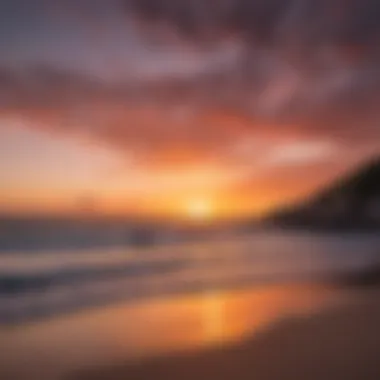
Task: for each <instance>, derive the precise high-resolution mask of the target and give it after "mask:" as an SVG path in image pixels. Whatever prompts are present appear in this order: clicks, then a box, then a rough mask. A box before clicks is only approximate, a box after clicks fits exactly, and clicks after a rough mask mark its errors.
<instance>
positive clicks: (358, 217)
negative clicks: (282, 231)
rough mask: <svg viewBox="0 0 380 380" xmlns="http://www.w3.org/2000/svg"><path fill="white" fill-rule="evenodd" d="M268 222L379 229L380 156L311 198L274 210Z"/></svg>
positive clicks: (300, 225)
mask: <svg viewBox="0 0 380 380" xmlns="http://www.w3.org/2000/svg"><path fill="white" fill-rule="evenodd" d="M265 223H266V224H271V225H275V226H281V227H304V228H311V229H313V228H321V229H365V230H367V229H380V157H377V158H375V159H372V160H371V161H370V162H367V163H366V164H365V165H363V166H361V167H360V168H358V169H356V170H354V171H353V172H352V173H350V174H348V175H346V176H344V177H343V178H341V179H339V180H338V181H336V182H335V183H333V184H332V185H331V186H330V187H328V188H326V189H325V190H324V191H322V192H319V193H318V194H316V195H313V196H312V197H310V198H309V199H308V200H306V201H304V202H302V203H300V204H297V205H294V206H292V207H288V208H285V209H282V210H279V211H276V212H274V213H272V214H271V215H270V216H269V217H267V218H266V220H265Z"/></svg>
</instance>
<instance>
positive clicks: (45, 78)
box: [0, 0, 380, 166]
mask: <svg viewBox="0 0 380 380" xmlns="http://www.w3.org/2000/svg"><path fill="white" fill-rule="evenodd" d="M20 1H21V0H20ZM35 4H39V6H41V4H42V3H41V2H35ZM91 4H93V3H92V2H90V1H87V0H86V1H85V0H83V1H80V2H79V3H77V2H66V3H65V4H64V2H62V1H58V0H57V2H55V5H56V6H55V7H52V6H49V11H50V13H46V12H45V13H44V14H45V15H46V18H49V17H50V16H47V15H48V14H53V15H54V17H53V16H51V17H52V20H53V19H54V21H57V24H58V21H59V22H61V23H63V24H62V25H63V26H64V27H63V31H62V34H63V35H65V36H69V35H70V33H69V32H70V31H71V29H70V28H71V26H72V27H73V29H75V30H82V29H83V30H85V31H86V32H91V33H89V35H91V36H93V34H92V32H93V31H96V41H98V40H99V41H103V43H102V44H100V42H99V45H96V46H97V47H98V49H99V51H98V53H99V56H102V57H104V61H105V62H106V63H105V65H104V66H105V70H106V71H107V73H111V74H110V75H108V76H102V75H95V74H94V72H95V71H92V68H91V67H90V66H89V65H88V62H87V61H86V63H83V62H82V61H80V60H79V59H78V61H76V65H77V66H75V65H73V66H75V67H74V68H71V69H70V70H69V69H68V68H67V67H63V65H62V64H61V63H60V62H58V64H57V62H56V63H55V64H54V62H47V63H44V64H41V65H36V64H31V63H30V61H29V62H22V64H20V63H19V64H18V65H14V67H13V66H12V65H8V66H7V65H3V68H0V112H1V114H3V115H7V116H9V115H15V116H16V117H24V118H25V119H27V120H28V121H29V124H30V125H34V126H35V127H39V128H45V129H46V130H49V131H54V132H55V133H68V134H72V135H75V136H84V137H86V138H90V139H92V140H94V141H97V142H98V143H102V144H107V145H109V146H110V147H112V148H113V149H117V150H119V151H120V152H123V151H128V152H129V151H130V149H131V148H133V150H134V151H137V152H141V155H142V156H146V157H148V159H147V160H149V161H150V162H151V164H152V162H156V164H157V165H158V166H159V165H161V164H163V163H167V164H168V165H176V163H177V164H187V163H188V161H193V160H194V157H196V159H198V160H199V161H201V162H202V161H203V162H204V161H207V160H210V161H213V160H217V159H221V155H224V154H226V151H228V150H229V148H230V147H231V146H232V147H233V146H235V145H236V143H238V142H240V141H241V140H242V139H245V138H247V139H248V143H246V144H245V147H244V149H245V150H246V151H249V150H255V149H256V145H253V146H251V144H250V141H253V140H255V141H257V140H260V139H268V141H270V142H269V144H274V145H275V142H274V141H275V140H276V139H280V140H281V139H283V140H284V144H286V143H287V140H288V139H289V137H298V138H300V139H306V140H312V139H315V140H316V141H328V142H329V141H331V142H332V143H333V144H336V145H339V144H346V145H348V146H353V147H354V146H357V145H358V144H367V143H372V142H373V141H376V140H378V139H379V137H380V127H379V125H378V120H379V118H380V113H379V110H378V106H377V105H378V101H379V97H380V65H379V56H380V24H379V23H378V22H377V20H378V19H379V17H380V6H379V4H378V1H376V0H361V1H359V0H329V1H328V0H255V1H253V0H217V1H215V0H120V1H119V0H118V1H116V0H112V1H107V2H106V1H104V2H102V1H100V0H98V1H96V6H94V5H91ZM29 7H32V6H31V5H30V4H29ZM32 8H33V7H32ZM63 8H64V11H62V9H63ZM28 9H29V8H28ZM90 9H91V11H89V12H87V10H90ZM53 11H54V12H53ZM12 12H13V11H12ZM31 13H33V14H35V13H38V10H37V5H36V8H34V12H31ZM4 14H6V12H4ZM72 16H75V17H72ZM0 17H5V16H4V15H3V16H0ZM31 17H32V16H31ZM63 20H66V21H63ZM67 20H69V21H70V22H68V21H67ZM111 21H114V24H115V25H117V26H113V23H112V22H111ZM116 21H117V22H116ZM120 23H122V25H123V26H121V24H120ZM74 26H75V28H74ZM80 27H81V28H82V29H81V28H80ZM49 28H50V29H49ZM51 28H52V27H51V26H45V27H44V28H42V29H43V31H44V32H45V33H44V35H47V36H49V31H50V30H52V29H51ZM12 30H13V29H12ZM18 32H19V31H18ZM12 33H13V32H12ZM78 33H79V32H78ZM123 33H125V34H123ZM73 35H74V36H76V34H75V33H73ZM54 36H55V37H54ZM82 37H83V36H82ZM3 38H4V37H3ZM34 38H36V41H35V43H36V44H37V43H40V40H39V38H40V36H36V37H34ZM51 38H52V44H53V43H55V44H56V45H55V47H54V49H53V50H52V51H55V52H57V51H59V49H60V44H59V41H60V39H59V38H61V36H59V37H58V35H53V36H52V37H51ZM31 39H33V36H31ZM67 39H69V37H67ZM10 40H11V38H10ZM86 41H87V40H86ZM88 41H92V42H94V41H93V37H91V39H90V40H88ZM115 41H116V42H115ZM69 42H70V43H69ZM69 42H67V43H66V44H65V49H67V52H66V50H65V52H66V55H67V56H70V54H71V53H73V54H72V55H73V56H75V55H78V54H79V53H78V51H77V50H75V54H74V51H72V50H70V49H73V47H72V46H74V45H75V43H74V42H73V41H72V40H69ZM40 45H41V43H40ZM70 46H71V47H70ZM75 46H76V45H75ZM106 47H107V48H106ZM85 49H86V45H83V50H85ZM91 54H92V53H91ZM91 54H90V50H88V55H89V56H92V55H91ZM115 57H118V58H117V59H116V58H115ZM73 62H74V61H73ZM115 62H117V65H116V66H117V67H119V68H120V67H122V68H124V71H123V70H121V71H120V70H119V71H120V72H119V71H118V73H119V74H118V75H116V74H115V75H114V76H113V75H112V74H113V72H114V67H116V66H115ZM81 65H82V66H81ZM83 65H84V66H83ZM86 65H87V66H86ZM115 71H117V70H115ZM120 73H121V74H120ZM105 78H106V79H105ZM110 78H111V79H110ZM231 159H232V158H231Z"/></svg>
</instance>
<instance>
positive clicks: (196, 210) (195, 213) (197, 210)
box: [185, 198, 214, 220]
mask: <svg viewBox="0 0 380 380" xmlns="http://www.w3.org/2000/svg"><path fill="white" fill-rule="evenodd" d="M185 211H186V214H187V215H188V217H189V218H191V219H193V220H207V219H210V218H211V217H212V215H213V212H214V209H213V205H212V203H211V202H210V201H208V200H206V199H201V198H194V199H191V200H190V201H188V202H187V203H186V205H185Z"/></svg>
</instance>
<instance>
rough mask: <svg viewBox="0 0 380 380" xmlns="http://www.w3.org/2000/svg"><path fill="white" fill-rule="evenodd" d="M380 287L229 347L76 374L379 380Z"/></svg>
mask: <svg viewBox="0 0 380 380" xmlns="http://www.w3.org/2000/svg"><path fill="white" fill-rule="evenodd" d="M379 297H380V292H379V290H361V291H360V292H354V294H352V296H351V300H349V301H348V302H344V304H340V305H338V304H336V305H335V306H334V307H329V308H325V309H324V310H320V311H318V312H315V313H311V314H309V315H303V316H301V315H298V316H295V315H293V316H292V317H288V318H286V319H284V320H282V321H279V322H277V323H274V324H272V325H269V326H267V327H266V328H264V329H262V330H261V331H260V332H258V333H256V334H254V335H253V336H251V337H250V338H249V339H246V340H245V341H244V342H241V343H238V344H233V345H231V346H229V347H224V348H215V349H209V350H204V351H203V352H198V353H189V354H187V355H184V354H183V355H172V356H167V357H163V358H157V359H152V360H148V361H145V362H140V363H129V364H124V365H121V366H116V367H114V368H103V369H97V370H96V371H88V372H80V373H77V374H76V375H75V376H73V377H72V379H91V380H95V379H107V380H113V379H115V380H116V379H128V380H134V379H136V380H137V379H139V380H145V379H146V380H148V379H168V380H170V379H173V380H174V379H184V380H190V379H191V380H193V379H196V380H203V379H204V380H206V379H207V380H208V379H218V380H227V379H228V380H229V379H231V380H232V379H242V380H244V379H247V380H248V379H260V380H287V379H289V380H294V379H305V380H306V379H307V380H313V379H324V380H326V379H327V380H330V379H331V380H340V379H342V380H343V379H345V380H350V379H352V380H354V379H355V380H378V379H380V356H379V353H380V326H379V323H380V298H379Z"/></svg>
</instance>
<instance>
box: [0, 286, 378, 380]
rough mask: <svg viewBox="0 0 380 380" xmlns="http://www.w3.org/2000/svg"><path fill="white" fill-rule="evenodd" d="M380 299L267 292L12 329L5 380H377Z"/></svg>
mask: <svg viewBox="0 0 380 380" xmlns="http://www.w3.org/2000/svg"><path fill="white" fill-rule="evenodd" d="M379 296H380V289H378V288H377V286H370V287H360V286H356V285H355V286H349V285H347V284H340V283H339V284H335V283H327V282H326V283H324V284H323V283H298V284H277V285H265V286H264V285H263V286H255V287H251V288H244V289H235V290H230V291H210V290H209V291H205V292H201V293H197V294H193V295H184V296H181V297H167V298H164V299H153V300H145V301H142V302H139V303H134V304H122V303H120V304H117V305H113V306H106V307H102V308H93V309H90V310H86V311H81V312H77V313H72V314H68V315H66V316H60V317H55V318H51V319H47V320H42V321H34V322H29V323H25V324H21V325H20V324H18V325H15V326H7V327H5V328H2V330H1V339H0V351H1V353H2V355H1V359H0V378H1V379H4V380H8V379H17V380H18V379H20V380H23V379H28V380H33V379H42V380H44V379H46V380H50V379H52V380H53V379H126V378H127V379H151V378H160V379H161V378H167V379H178V378H184V379H206V378H207V379H214V378H215V379H245V378H247V379H248V378H256V377H257V378H259V379H294V378H304V379H314V378H315V379H321V378H323V379H326V378H327V379H330V378H331V379H340V378H342V379H343V378H344V379H347V378H353V379H356V378H357V379H359V378H360V379H377V378H378V377H377V376H378V375H379V374H380V365H379V364H378V362H377V359H376V358H377V353H378V352H379V351H378V350H379V348H380V338H379V334H378V332H379V330H378V328H379V327H378V321H379V320H380V302H379ZM363 371H364V372H363ZM359 374H360V376H359ZM362 375H363V376H362ZM313 376H314V377H313ZM349 376H353V377H349Z"/></svg>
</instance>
